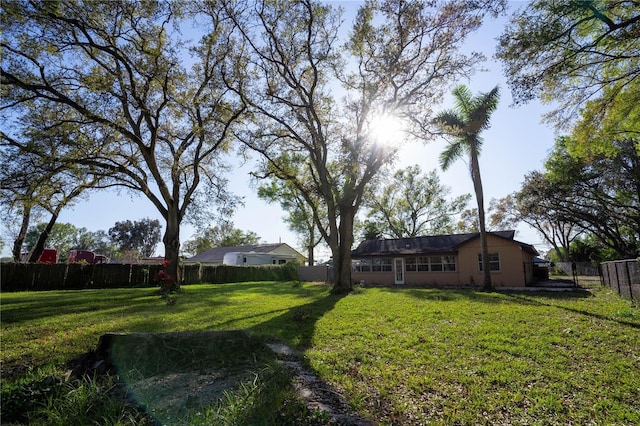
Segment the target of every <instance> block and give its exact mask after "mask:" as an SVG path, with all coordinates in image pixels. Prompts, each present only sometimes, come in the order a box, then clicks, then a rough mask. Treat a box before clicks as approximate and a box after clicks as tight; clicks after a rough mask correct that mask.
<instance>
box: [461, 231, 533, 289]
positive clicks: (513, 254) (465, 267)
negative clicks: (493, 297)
mask: <svg viewBox="0 0 640 426" xmlns="http://www.w3.org/2000/svg"><path fill="white" fill-rule="evenodd" d="M487 246H488V249H489V253H491V254H492V253H498V255H499V256H500V271H491V282H492V283H493V285H494V286H495V287H524V286H525V284H526V282H525V276H524V264H523V262H524V261H525V260H527V259H526V258H529V257H530V256H528V255H527V254H526V253H524V252H523V251H522V248H521V247H520V245H519V244H517V243H515V242H514V241H510V240H506V239H504V238H499V237H496V236H493V235H488V239H487ZM478 254H480V238H476V239H475V240H472V241H470V242H469V243H467V244H466V245H464V246H462V247H460V249H459V250H458V272H459V274H460V280H461V281H462V282H466V283H469V284H471V283H475V284H477V285H482V280H483V277H482V272H481V271H480V268H479V267H478ZM529 261H532V260H531V259H529Z"/></svg>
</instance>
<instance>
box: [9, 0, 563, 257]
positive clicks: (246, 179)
mask: <svg viewBox="0 0 640 426" xmlns="http://www.w3.org/2000/svg"><path fill="white" fill-rule="evenodd" d="M334 3H336V4H337V3H339V4H341V5H342V6H343V7H345V8H346V9H347V12H352V11H353V10H355V6H356V5H357V3H356V2H334ZM523 4H524V2H511V7H512V8H517V7H521V6H522V5H523ZM349 16H352V15H347V16H346V22H345V24H348V23H349V22H350V21H349ZM506 22H507V18H506V17H505V18H500V19H499V20H492V21H487V22H486V23H485V24H484V26H483V28H482V29H481V30H480V31H479V32H478V33H476V34H475V35H473V36H472V37H471V38H470V40H469V43H468V46H467V48H468V49H470V50H479V51H482V52H484V53H485V55H486V56H487V58H488V61H487V63H486V64H485V65H484V67H485V68H486V69H487V70H488V71H487V72H481V73H476V74H475V75H474V76H472V77H471V79H470V80H469V81H460V82H459V83H461V84H462V83H463V84H466V85H468V86H469V87H470V88H471V90H472V91H473V93H478V92H480V91H483V92H484V91H488V90H490V89H492V88H493V87H494V86H496V85H499V86H500V88H501V98H500V104H499V106H498V109H497V110H496V112H495V113H494V114H493V116H492V119H491V123H492V124H491V128H490V129H488V130H487V131H486V132H485V133H484V134H483V136H484V145H483V150H482V153H481V156H480V168H481V173H482V179H483V187H484V193H485V200H486V204H487V205H488V202H489V200H491V199H492V198H502V197H504V196H506V195H508V194H510V193H512V192H514V191H517V190H519V189H520V187H521V184H522V182H523V180H524V176H525V175H526V174H527V173H528V172H531V171H533V170H540V169H541V168H542V163H543V161H544V159H545V158H546V156H547V155H548V153H549V151H550V150H551V148H552V147H553V141H554V137H555V134H554V131H553V129H551V128H550V127H548V126H547V125H545V124H543V123H541V116H542V114H543V113H545V112H546V111H548V110H549V107H548V106H543V105H541V104H540V103H538V102H532V103H530V104H528V105H525V106H520V107H515V108H514V107H511V104H512V100H511V94H510V92H509V89H508V87H507V85H506V82H505V79H504V76H503V74H502V66H501V64H499V63H497V62H495V61H493V59H492V57H493V54H494V51H495V46H496V40H495V38H496V37H497V36H498V35H499V34H500V33H501V32H502V29H503V27H504V24H505V23H506ZM449 101H450V97H448V98H447V99H446V100H445V104H444V105H442V106H441V107H440V108H436V110H438V111H440V110H442V109H446V108H448V107H449V105H447V102H449ZM444 147H445V142H444V141H441V140H440V141H432V142H429V143H428V144H424V143H422V142H411V143H409V144H407V145H406V146H404V147H403V148H402V150H401V152H400V154H399V157H398V161H397V162H396V167H397V168H404V167H406V166H409V165H413V164H418V165H420V167H421V168H422V170H423V171H430V170H432V169H438V172H439V174H440V179H441V183H443V184H445V185H447V186H449V187H451V196H452V197H454V196H457V195H461V194H464V193H471V194H473V186H472V183H471V178H470V176H469V172H468V167H467V164H466V163H465V162H463V161H458V162H457V163H455V164H454V165H453V167H451V168H450V169H449V170H448V171H447V172H442V171H441V170H440V169H439V165H438V155H439V154H440V152H442V150H443V149H444ZM232 161H233V164H235V167H234V170H233V172H232V174H231V175H230V176H229V180H230V190H231V191H232V192H234V193H236V194H237V195H240V196H242V197H244V201H245V206H244V207H241V208H239V209H238V211H237V212H236V214H235V215H234V217H233V222H234V225H235V227H236V228H239V229H242V230H245V231H253V232H255V233H257V234H258V235H259V236H260V238H261V240H262V241H263V242H267V243H274V242H279V241H282V242H286V243H288V244H289V245H291V246H293V247H295V248H298V249H300V248H299V247H298V246H299V245H298V243H297V236H296V235H295V234H293V233H292V232H291V231H289V230H288V229H287V227H286V225H285V224H284V223H283V221H282V217H283V216H284V215H285V213H284V212H283V211H282V210H281V209H280V206H279V205H277V204H274V205H269V204H266V203H265V202H264V201H262V200H259V199H258V198H257V196H256V195H255V192H256V191H255V188H252V186H251V179H250V176H249V172H250V171H251V163H248V164H245V165H242V164H240V162H239V160H235V159H232ZM473 206H475V199H473V200H472V201H471V202H470V207H473ZM146 217H149V218H152V219H156V218H157V219H160V221H161V223H162V222H163V220H162V218H161V217H160V214H159V213H158V212H157V211H156V209H155V208H154V207H153V205H152V204H151V202H150V201H148V200H147V199H146V198H144V197H138V196H136V195H132V194H131V193H128V192H124V191H123V192H121V193H120V194H117V193H115V192H100V193H95V194H93V195H91V196H90V197H88V198H87V199H86V200H84V201H81V202H79V203H77V204H76V205H75V206H73V207H70V208H67V209H66V210H64V211H63V212H62V213H61V214H60V217H59V219H58V222H60V223H65V222H68V223H72V224H74V225H75V226H76V227H78V228H80V227H85V228H87V229H88V230H90V231H97V230H105V231H106V230H108V229H109V228H111V227H113V225H114V224H115V222H117V221H123V220H127V219H129V220H132V221H133V220H139V219H142V218H146ZM47 219H48V218H47ZM517 231H518V233H517V234H516V239H518V240H519V241H523V242H526V243H529V244H534V245H535V246H536V248H537V249H538V250H539V251H541V252H542V251H546V250H547V247H546V245H545V244H544V242H543V241H542V238H541V237H540V236H539V235H538V234H537V233H536V232H535V231H534V230H533V229H531V228H529V227H528V226H526V225H520V226H519V227H518V228H517ZM193 233H194V229H193V227H191V226H189V225H183V227H182V229H181V241H182V242H184V241H186V240H189V239H191V238H192V237H193ZM10 246H11V242H9V241H7V242H6V244H5V249H4V251H3V256H6V255H9V252H10ZM301 251H302V250H301ZM163 252H164V248H163V246H162V244H159V245H158V249H157V253H158V254H159V255H162V254H163ZM329 255H330V254H329V251H328V250H327V249H320V250H318V252H317V253H316V259H318V260H326V259H328V257H329Z"/></svg>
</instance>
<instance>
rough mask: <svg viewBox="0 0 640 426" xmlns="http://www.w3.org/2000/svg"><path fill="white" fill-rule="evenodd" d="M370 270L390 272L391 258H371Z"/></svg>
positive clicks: (391, 267) (391, 269) (391, 266)
mask: <svg viewBox="0 0 640 426" xmlns="http://www.w3.org/2000/svg"><path fill="white" fill-rule="evenodd" d="M371 270H372V271H373V272H391V271H393V264H392V263H391V259H371Z"/></svg>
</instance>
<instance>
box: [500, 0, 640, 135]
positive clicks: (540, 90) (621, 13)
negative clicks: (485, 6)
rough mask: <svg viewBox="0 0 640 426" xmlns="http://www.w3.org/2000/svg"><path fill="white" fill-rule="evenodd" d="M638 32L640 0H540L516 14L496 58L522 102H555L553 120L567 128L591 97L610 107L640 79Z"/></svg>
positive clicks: (503, 37) (550, 115) (507, 28)
mask: <svg viewBox="0 0 640 426" xmlns="http://www.w3.org/2000/svg"><path fill="white" fill-rule="evenodd" d="M639 33H640V1H638V0H613V1H599V0H597V1H596V0H586V1H548V0H534V1H531V2H528V3H527V5H526V6H525V7H524V8H523V9H521V10H518V11H517V12H516V13H514V14H513V16H512V17H511V20H510V23H509V25H508V26H507V27H506V29H505V31H504V32H503V34H502V35H501V36H500V39H499V46H498V50H497V52H496V56H497V57H498V58H499V59H500V60H502V62H503V64H504V68H505V73H506V76H507V81H508V83H509V86H510V87H511V91H512V93H513V98H514V101H515V103H517V104H519V103H524V102H528V101H530V100H531V99H535V98H540V99H542V100H543V101H546V102H551V103H554V110H553V111H552V112H551V113H550V114H549V115H548V116H547V118H548V119H549V120H550V121H551V122H553V123H554V124H556V125H557V126H559V127H564V126H567V125H568V124H570V123H572V122H573V120H575V119H576V118H577V117H578V113H579V112H580V111H581V110H582V109H583V108H584V107H585V104H586V102H587V101H593V100H595V99H597V104H598V109H600V110H602V111H605V110H606V109H608V108H609V106H610V105H611V104H612V102H614V101H615V99H616V98H617V97H618V95H619V94H620V93H621V92H622V91H623V90H625V88H626V87H628V85H629V84H631V83H633V82H634V81H636V80H637V79H638V78H640V43H639V42H638V38H639ZM596 118H597V117H596Z"/></svg>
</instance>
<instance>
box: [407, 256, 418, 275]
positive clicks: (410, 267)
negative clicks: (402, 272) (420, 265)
mask: <svg viewBox="0 0 640 426" xmlns="http://www.w3.org/2000/svg"><path fill="white" fill-rule="evenodd" d="M405 269H406V270H407V272H415V271H417V269H416V258H415V257H407V258H406V259H405Z"/></svg>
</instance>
